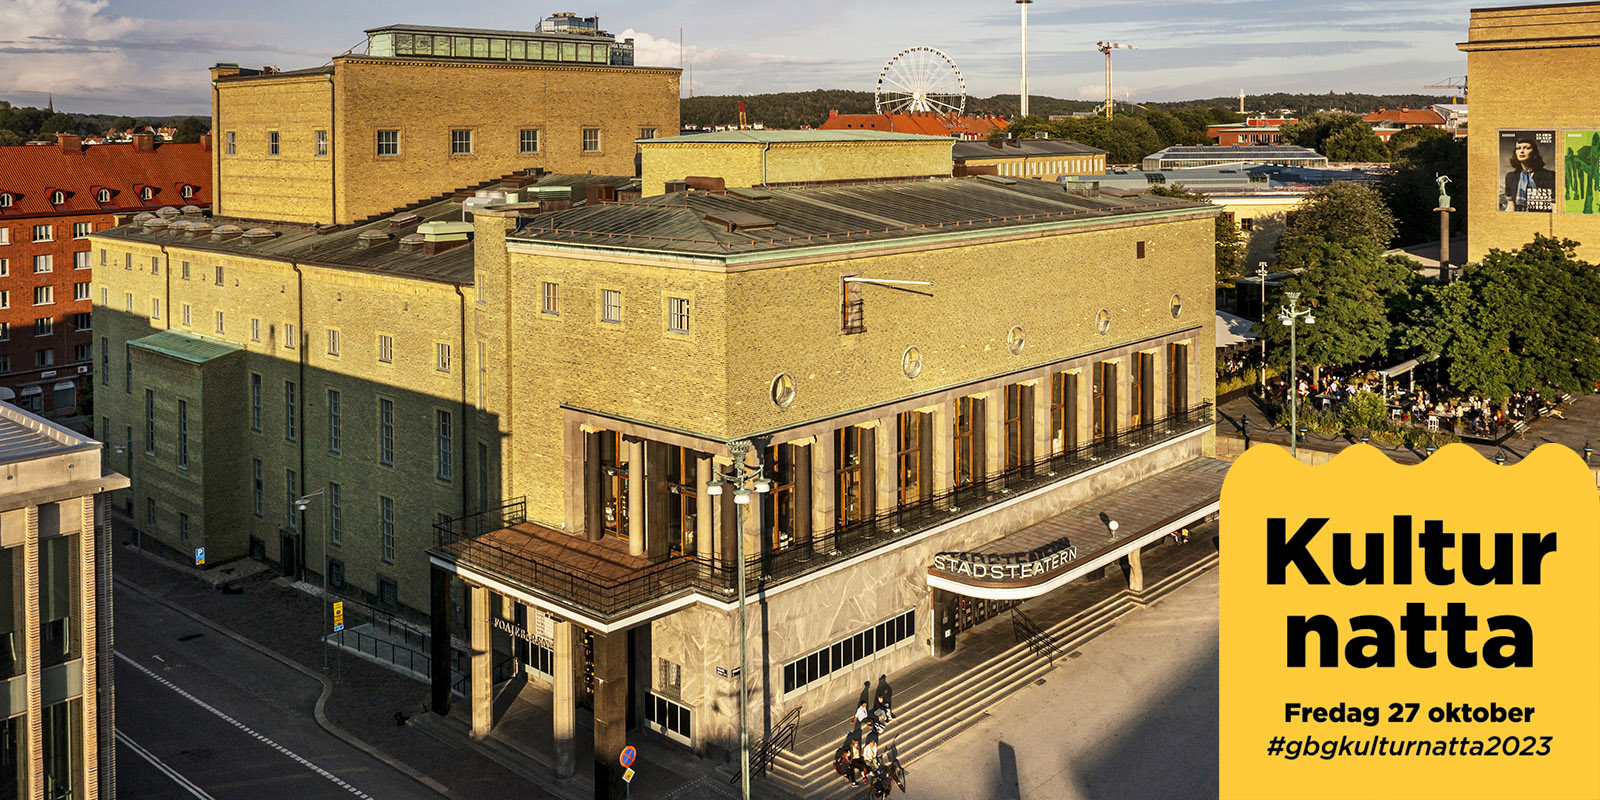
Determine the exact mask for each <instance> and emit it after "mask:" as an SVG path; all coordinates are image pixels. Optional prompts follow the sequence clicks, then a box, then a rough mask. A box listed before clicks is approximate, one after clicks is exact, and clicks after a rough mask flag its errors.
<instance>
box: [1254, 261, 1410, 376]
mask: <svg viewBox="0 0 1600 800" xmlns="http://www.w3.org/2000/svg"><path fill="white" fill-rule="evenodd" d="M1279 267H1287V268H1289V269H1295V270H1299V271H1298V273H1297V274H1295V275H1294V276H1293V277H1291V278H1289V279H1288V280H1286V281H1284V282H1283V285H1282V291H1293V292H1299V293H1300V300H1299V304H1300V307H1301V308H1310V309H1312V310H1313V311H1315V317H1316V322H1315V323H1313V324H1309V325H1308V324H1305V322H1304V320H1302V321H1301V322H1300V323H1299V324H1298V326H1297V328H1296V331H1295V334H1296V338H1297V339H1298V348H1299V357H1300V359H1301V361H1302V362H1304V363H1305V364H1306V365H1307V366H1310V367H1311V368H1312V369H1313V370H1315V369H1319V368H1320V367H1323V366H1346V365H1349V364H1354V363H1356V362H1359V361H1362V360H1363V359H1367V358H1371V357H1372V356H1375V355H1378V354H1380V353H1385V352H1388V350H1389V348H1390V346H1391V344H1392V340H1393V339H1394V334H1395V325H1394V320H1393V319H1392V318H1391V309H1392V308H1395V307H1397V306H1399V305H1400V302H1399V301H1400V300H1402V299H1404V298H1406V297H1407V296H1408V295H1410V294H1411V293H1412V292H1413V291H1415V290H1416V288H1417V278H1416V275H1415V273H1413V272H1412V271H1411V270H1410V269H1408V268H1407V267H1405V266H1404V265H1403V263H1399V262H1396V261H1393V260H1390V259H1387V258H1385V257H1384V255H1383V250H1382V249H1381V248H1380V247H1378V246H1377V245H1376V244H1374V243H1373V242H1372V240H1370V239H1366V238H1361V237H1357V238H1354V239H1350V240H1348V241H1340V242H1333V241H1328V240H1325V239H1312V240H1306V241H1305V242H1304V243H1303V244H1302V246H1301V247H1300V248H1299V249H1298V250H1296V251H1295V253H1294V254H1293V255H1292V257H1289V258H1286V259H1284V260H1282V261H1280V262H1279ZM1276 303H1277V304H1278V305H1287V304H1288V303H1287V301H1286V300H1284V298H1283V297H1282V294H1281V293H1280V295H1279V296H1278V298H1276ZM1276 307H1277V306H1269V308H1276ZM1267 316H1268V318H1269V319H1270V318H1271V314H1268V315H1267ZM1265 329H1266V330H1265V332H1264V335H1265V336H1266V339H1267V352H1268V353H1272V352H1276V353H1277V354H1278V356H1277V359H1276V360H1277V361H1278V363H1282V364H1287V363H1288V361H1289V359H1288V353H1289V349H1288V348H1289V328H1288V326H1284V325H1266V326H1265Z"/></svg>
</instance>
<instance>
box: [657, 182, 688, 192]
mask: <svg viewBox="0 0 1600 800" xmlns="http://www.w3.org/2000/svg"><path fill="white" fill-rule="evenodd" d="M687 191H689V182H688V181H667V182H666V183H665V189H663V191H662V193H663V194H677V193H679V192H687Z"/></svg>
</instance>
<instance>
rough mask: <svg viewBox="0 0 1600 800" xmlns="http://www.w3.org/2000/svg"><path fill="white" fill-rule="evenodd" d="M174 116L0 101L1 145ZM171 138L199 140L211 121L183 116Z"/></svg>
mask: <svg viewBox="0 0 1600 800" xmlns="http://www.w3.org/2000/svg"><path fill="white" fill-rule="evenodd" d="M173 121H174V120H173V118H170V117H168V118H162V119H156V120H148V121H141V120H136V119H134V118H132V117H111V116H108V115H105V114H65V113H62V112H59V111H56V112H51V111H47V110H45V109H42V108H32V107H25V106H13V105H11V104H9V103H6V102H4V101H0V145H13V144H24V143H27V142H37V141H53V140H54V139H55V135H56V134H58V133H77V134H83V135H100V134H105V133H110V132H117V133H122V132H123V131H126V130H128V129H130V128H153V127H161V126H166V125H171V124H173ZM176 122H177V125H176V127H177V133H176V134H174V136H173V141H177V142H198V141H200V136H201V134H203V133H205V132H206V131H208V130H210V129H211V124H210V122H208V121H207V120H205V119H203V118H201V117H184V118H182V119H178V120H177V121H176Z"/></svg>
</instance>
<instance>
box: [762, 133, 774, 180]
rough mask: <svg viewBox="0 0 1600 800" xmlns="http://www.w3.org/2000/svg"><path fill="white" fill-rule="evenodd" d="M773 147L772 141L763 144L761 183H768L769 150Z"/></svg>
mask: <svg viewBox="0 0 1600 800" xmlns="http://www.w3.org/2000/svg"><path fill="white" fill-rule="evenodd" d="M771 149H772V142H767V143H766V144H764V145H762V146H761V185H762V186H766V185H767V151H768V150H771Z"/></svg>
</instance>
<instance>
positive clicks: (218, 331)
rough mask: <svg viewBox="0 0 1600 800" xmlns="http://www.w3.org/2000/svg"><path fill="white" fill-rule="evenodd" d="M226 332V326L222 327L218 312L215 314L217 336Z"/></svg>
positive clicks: (220, 316) (220, 313) (219, 312)
mask: <svg viewBox="0 0 1600 800" xmlns="http://www.w3.org/2000/svg"><path fill="white" fill-rule="evenodd" d="M227 330H228V328H227V326H226V325H224V324H223V321H222V312H221V311H218V312H217V334H218V335H221V334H223V333H226V332H227Z"/></svg>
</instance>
